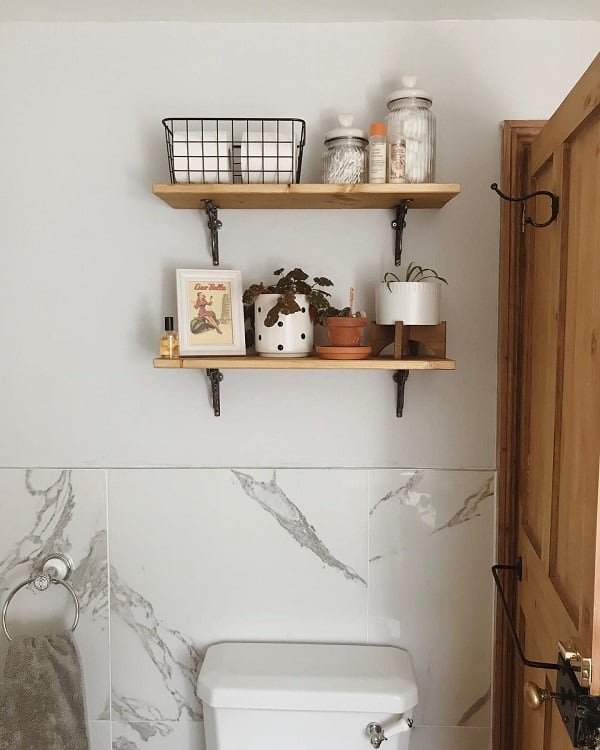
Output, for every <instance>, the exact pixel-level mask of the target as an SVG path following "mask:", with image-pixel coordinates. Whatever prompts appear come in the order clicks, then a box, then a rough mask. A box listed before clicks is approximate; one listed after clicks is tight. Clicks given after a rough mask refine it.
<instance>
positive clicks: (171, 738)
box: [112, 721, 204, 750]
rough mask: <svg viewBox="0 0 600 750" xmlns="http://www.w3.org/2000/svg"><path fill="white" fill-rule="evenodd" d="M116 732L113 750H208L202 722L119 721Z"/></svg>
mask: <svg viewBox="0 0 600 750" xmlns="http://www.w3.org/2000/svg"><path fill="white" fill-rule="evenodd" d="M112 731H113V741H112V750H204V725H203V724H202V722H199V721H137V722H133V721H132V722H126V721H116V722H113V730H112Z"/></svg>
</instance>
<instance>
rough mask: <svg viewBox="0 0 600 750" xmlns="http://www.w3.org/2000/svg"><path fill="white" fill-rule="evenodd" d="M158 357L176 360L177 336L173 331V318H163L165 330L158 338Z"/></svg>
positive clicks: (177, 350)
mask: <svg viewBox="0 0 600 750" xmlns="http://www.w3.org/2000/svg"><path fill="white" fill-rule="evenodd" d="M160 356H161V357H162V358H163V359H176V358H177V357H178V356H179V334H178V333H177V331H174V330H173V318H172V317H167V318H165V330H164V331H163V332H162V333H161V336H160Z"/></svg>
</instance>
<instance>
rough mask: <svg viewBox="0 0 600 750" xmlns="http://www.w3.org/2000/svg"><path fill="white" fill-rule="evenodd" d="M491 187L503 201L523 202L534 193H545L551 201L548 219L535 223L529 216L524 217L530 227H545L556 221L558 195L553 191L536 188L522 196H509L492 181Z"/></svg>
mask: <svg viewBox="0 0 600 750" xmlns="http://www.w3.org/2000/svg"><path fill="white" fill-rule="evenodd" d="M490 187H491V189H492V190H493V191H494V192H496V193H498V195H499V196H500V197H501V198H503V199H504V200H505V201H512V202H513V203H524V202H525V201H527V200H529V199H530V198H535V196H536V195H547V196H548V197H549V198H550V200H551V201H552V215H551V216H550V218H549V219H548V221H544V222H543V223H542V224H538V223H536V222H535V221H534V220H533V219H532V218H531V216H528V217H527V218H526V219H525V223H526V224H531V226H532V227H547V226H548V225H549V224H552V222H553V221H556V218H557V216H558V195H555V194H554V193H551V192H550V191H549V190H536V192H535V193H530V194H529V195H524V196H523V197H522V198H511V196H510V195H505V194H504V193H503V192H502V191H501V190H500V188H499V187H498V183H496V182H493V183H492V184H491V185H490Z"/></svg>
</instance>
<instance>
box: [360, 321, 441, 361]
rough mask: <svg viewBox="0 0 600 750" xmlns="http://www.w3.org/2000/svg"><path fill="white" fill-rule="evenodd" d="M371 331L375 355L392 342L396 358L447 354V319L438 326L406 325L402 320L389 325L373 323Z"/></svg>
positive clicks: (372, 347)
mask: <svg viewBox="0 0 600 750" xmlns="http://www.w3.org/2000/svg"><path fill="white" fill-rule="evenodd" d="M369 332H370V345H371V349H372V350H373V356H374V357H377V356H378V355H379V354H381V352H382V351H383V350H384V349H385V348H386V346H389V345H390V344H391V343H393V344H394V359H404V358H405V357H441V358H444V357H445V356H446V321H445V320H443V321H442V322H441V323H439V324H438V325H436V326H415V325H404V323H403V322H402V321H397V322H396V324H395V325H389V326H382V325H378V324H377V323H371V327H370V329H369Z"/></svg>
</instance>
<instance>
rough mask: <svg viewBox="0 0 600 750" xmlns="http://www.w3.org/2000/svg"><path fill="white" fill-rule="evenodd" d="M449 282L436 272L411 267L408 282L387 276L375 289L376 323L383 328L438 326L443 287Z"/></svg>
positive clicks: (414, 266)
mask: <svg viewBox="0 0 600 750" xmlns="http://www.w3.org/2000/svg"><path fill="white" fill-rule="evenodd" d="M447 283H448V282H447V281H446V279H444V278H443V277H442V276H440V275H439V274H438V273H437V271H434V270H433V268H423V266H418V265H416V264H415V263H409V264H408V266H407V268H406V272H405V274H404V278H401V277H400V276H398V275H397V274H395V273H391V272H389V273H386V274H385V276H384V277H383V281H380V282H378V283H377V284H376V285H375V309H376V315H375V320H376V322H377V323H378V324H379V325H394V323H396V322H397V321H402V322H403V323H405V324H406V325H438V323H439V322H440V300H441V288H442V287H441V285H442V284H447Z"/></svg>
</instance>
